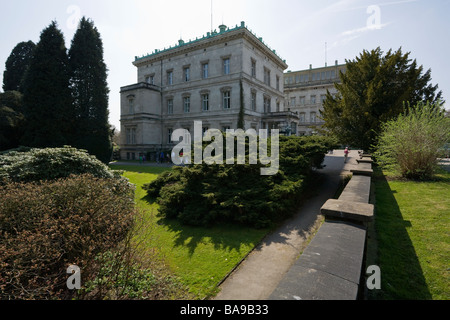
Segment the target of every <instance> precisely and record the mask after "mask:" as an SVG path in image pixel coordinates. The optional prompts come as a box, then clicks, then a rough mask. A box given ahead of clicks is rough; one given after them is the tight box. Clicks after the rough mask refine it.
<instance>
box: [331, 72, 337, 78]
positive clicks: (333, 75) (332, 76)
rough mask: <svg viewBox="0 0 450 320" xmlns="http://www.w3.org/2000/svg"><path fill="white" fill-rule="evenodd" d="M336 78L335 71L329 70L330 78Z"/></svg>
mask: <svg viewBox="0 0 450 320" xmlns="http://www.w3.org/2000/svg"><path fill="white" fill-rule="evenodd" d="M334 78H336V71H334V70H331V79H334Z"/></svg>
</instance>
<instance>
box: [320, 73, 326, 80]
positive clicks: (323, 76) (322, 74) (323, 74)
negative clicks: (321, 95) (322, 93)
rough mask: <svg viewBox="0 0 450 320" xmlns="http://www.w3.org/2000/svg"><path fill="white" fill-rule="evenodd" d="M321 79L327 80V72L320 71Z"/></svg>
mask: <svg viewBox="0 0 450 320" xmlns="http://www.w3.org/2000/svg"><path fill="white" fill-rule="evenodd" d="M320 80H325V72H321V73H320Z"/></svg>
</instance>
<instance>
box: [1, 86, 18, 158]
mask: <svg viewBox="0 0 450 320" xmlns="http://www.w3.org/2000/svg"><path fill="white" fill-rule="evenodd" d="M22 98H23V97H22V94H21V93H20V92H18V91H6V92H4V93H0V151H3V150H8V149H12V148H17V147H18V146H19V141H20V137H21V136H22V134H23V123H24V117H23V110H22V109H23V102H22Z"/></svg>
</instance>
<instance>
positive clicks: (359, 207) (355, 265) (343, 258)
mask: <svg viewBox="0 0 450 320" xmlns="http://www.w3.org/2000/svg"><path fill="white" fill-rule="evenodd" d="M352 173H353V176H352V178H351V180H350V181H349V183H348V184H347V186H346V187H345V188H344V190H343V192H342V194H341V195H340V197H339V199H330V200H328V201H327V202H326V203H325V204H324V205H323V206H322V208H321V213H322V214H323V215H324V216H325V222H324V223H323V225H322V226H321V227H320V228H319V230H318V232H317V234H316V235H315V236H314V238H313V239H312V240H311V243H310V244H309V245H308V247H307V248H306V249H305V251H304V252H303V253H302V255H301V256H300V258H299V259H298V260H297V261H296V262H295V263H294V265H293V266H292V267H291V269H290V270H289V271H288V273H287V274H286V275H285V277H284V278H283V280H282V281H281V282H280V284H279V286H278V287H277V288H276V289H275V290H274V292H273V293H272V294H271V296H270V297H269V299H270V300H293V299H296V300H356V299H358V293H359V292H360V289H361V279H362V278H363V276H364V274H363V273H362V272H363V266H364V253H365V245H366V238H367V223H368V222H370V221H372V219H373V214H374V206H373V205H372V204H370V203H369V200H370V199H369V198H370V186H371V174H372V160H371V158H370V156H368V155H364V156H363V155H361V157H360V159H359V160H358V165H357V167H356V168H355V169H354V170H352Z"/></svg>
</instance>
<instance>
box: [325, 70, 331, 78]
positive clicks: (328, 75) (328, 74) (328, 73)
mask: <svg viewBox="0 0 450 320" xmlns="http://www.w3.org/2000/svg"><path fill="white" fill-rule="evenodd" d="M325 77H326V78H327V80H329V79H330V71H327V72H326V76H325Z"/></svg>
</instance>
